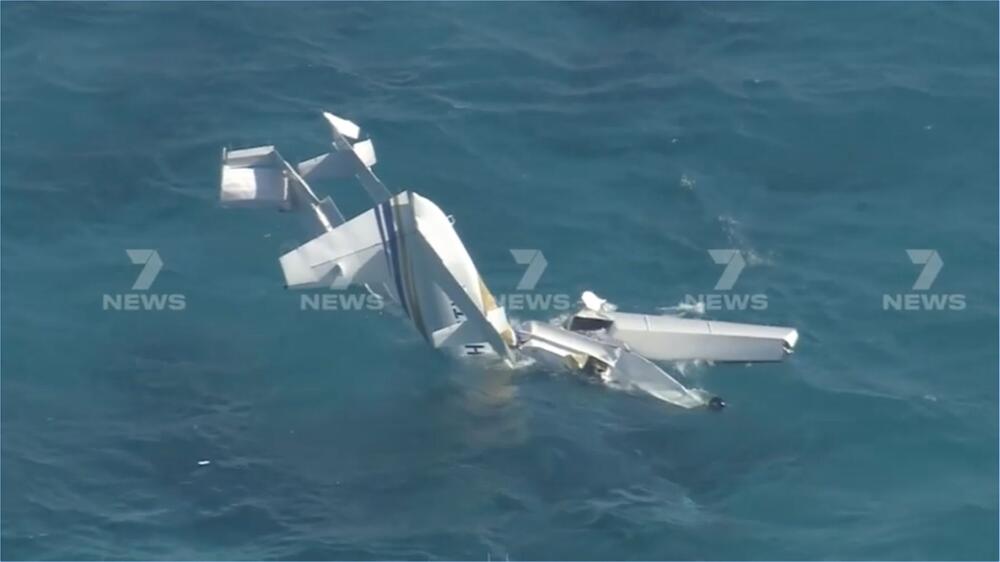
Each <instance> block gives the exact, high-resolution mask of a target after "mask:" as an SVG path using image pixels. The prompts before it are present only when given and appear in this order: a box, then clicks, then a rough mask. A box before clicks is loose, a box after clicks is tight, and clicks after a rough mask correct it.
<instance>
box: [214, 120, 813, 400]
mask: <svg viewBox="0 0 1000 562" xmlns="http://www.w3.org/2000/svg"><path fill="white" fill-rule="evenodd" d="M323 116H324V117H325V118H326V120H327V121H328V122H329V124H330V126H331V128H332V132H333V143H332V147H331V148H332V150H330V151H329V152H327V153H325V154H322V155H320V156H317V157H315V158H312V159H309V160H306V161H304V162H300V163H298V164H297V165H295V166H293V165H291V164H289V163H288V162H287V161H285V160H284V158H282V157H281V155H280V154H279V153H278V151H277V150H276V149H275V148H274V147H273V146H262V147H256V148H247V149H241V150H223V153H222V177H221V189H220V201H221V203H222V204H223V206H226V207H250V208H272V209H279V210H283V211H293V212H296V213H298V214H301V215H303V216H304V217H306V219H307V222H308V224H309V225H310V227H311V229H312V230H313V233H314V236H315V237H314V238H312V239H311V240H309V241H308V242H306V243H305V244H303V245H301V246H299V247H298V248H296V249H294V250H292V251H290V252H288V253H287V254H285V255H283V256H281V258H280V260H279V261H280V263H281V269H282V271H283V272H284V276H285V285H286V287H288V288H290V289H307V288H320V287H330V286H335V287H339V288H344V287H347V286H350V285H353V286H356V287H360V288H363V289H364V290H366V291H368V292H369V293H371V294H372V295H375V296H377V297H378V298H381V299H384V300H386V301H390V302H393V303H396V304H397V305H398V306H399V307H401V309H402V310H403V311H404V312H405V314H406V316H407V317H409V319H410V320H411V321H412V322H413V325H414V326H415V327H416V329H417V331H418V332H420V334H421V335H422V336H423V338H424V339H425V340H426V341H427V343H429V344H430V345H432V346H433V347H435V348H440V349H444V350H446V351H449V352H451V353H452V354H454V355H457V356H487V357H497V358H499V359H500V360H502V361H503V362H504V363H505V364H507V365H509V366H514V365H515V364H517V363H518V362H519V360H520V359H522V358H523V357H528V358H531V359H534V360H535V361H537V362H539V363H542V364H546V365H552V366H557V367H560V368H565V369H569V370H571V371H573V372H577V373H581V374H583V375H586V376H587V377H589V378H591V379H593V380H598V381H602V382H604V383H607V384H618V385H622V386H629V387H639V388H641V389H643V390H645V391H646V392H648V393H650V394H652V395H654V396H656V397H657V398H659V399H661V400H664V401H666V402H669V403H671V404H675V405H677V406H680V407H683V408H697V407H708V408H710V409H721V408H722V407H724V406H725V402H723V401H722V399H721V398H719V397H712V396H709V395H707V394H706V393H705V392H703V391H700V390H697V389H689V388H687V387H685V386H684V385H683V384H681V383H680V382H678V381H677V380H676V379H675V378H674V377H672V376H670V375H669V374H668V373H667V372H666V371H664V370H663V369H661V368H660V367H658V366H657V365H656V364H654V363H653V362H652V361H682V360H705V361H712V362H715V361H730V362H754V361H780V360H782V359H783V358H784V357H785V356H786V355H788V354H790V353H791V352H792V350H793V349H794V347H795V344H796V341H797V340H798V332H797V331H796V330H795V329H793V328H782V327H773V326H758V325H752V324H736V323H731V322H714V321H706V320H700V319H691V318H680V317H675V316H665V315H647V314H633V313H626V312H618V311H617V310H615V307H614V306H612V305H610V304H609V303H608V302H607V301H605V300H603V299H601V298H599V297H598V296H597V295H595V294H593V293H591V292H590V291H587V292H585V293H584V294H583V296H582V303H583V304H582V307H581V308H580V310H579V311H578V312H576V313H575V314H573V315H572V316H570V317H569V318H568V319H567V320H566V321H565V322H564V323H563V324H562V325H561V326H560V325H553V324H547V323H543V322H535V321H530V322H525V323H523V324H521V325H518V326H513V325H512V324H511V322H510V321H509V320H508V318H507V314H506V312H505V311H504V309H503V307H500V306H498V305H497V303H496V299H495V298H494V297H493V295H492V294H491V293H490V291H489V289H488V288H487V287H486V283H484V282H483V278H482V276H480V274H479V271H478V270H477V269H476V265H475V264H474V263H473V261H472V258H471V257H470V256H469V252H468V250H466V248H465V245H464V244H463V243H462V240H461V239H460V238H459V237H458V234H457V233H456V232H455V228H454V226H453V225H452V220H451V218H450V217H449V216H448V215H446V214H445V213H444V212H443V211H442V210H441V209H440V208H439V207H438V206H437V205H436V204H434V202H433V201H431V200H430V199H427V198H426V197H424V196H422V195H419V194H417V193H415V192H413V191H403V192H401V193H393V192H392V191H390V190H389V189H388V188H387V187H386V186H385V184H383V183H382V181H381V180H380V179H379V178H378V177H377V176H376V175H375V173H374V172H373V171H372V167H373V166H374V165H375V162H376V158H375V148H374V145H373V144H372V141H371V140H370V139H365V140H362V139H361V128H360V127H359V126H358V125H357V124H355V123H353V122H352V121H349V120H347V119H344V118H341V117H338V116H336V115H333V114H330V113H324V114H323ZM334 177H340V178H350V177H355V178H357V179H358V181H359V182H360V183H361V185H362V186H363V187H364V189H365V190H366V191H367V192H368V195H369V196H370V197H371V198H372V200H373V201H374V203H375V206H374V207H372V208H371V209H369V210H367V211H365V212H363V213H361V214H360V215H358V216H356V217H354V218H352V219H350V220H345V218H344V216H343V214H341V212H340V209H339V208H338V207H337V205H336V203H334V201H333V200H332V199H331V198H330V197H324V198H322V199H320V198H319V197H318V196H317V195H316V193H315V192H314V191H313V189H312V188H311V187H310V185H309V182H313V181H316V180H319V179H323V178H334Z"/></svg>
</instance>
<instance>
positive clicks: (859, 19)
mask: <svg viewBox="0 0 1000 562" xmlns="http://www.w3.org/2000/svg"><path fill="white" fill-rule="evenodd" d="M0 13H2V18H0V20H2V34H0V41H2V67H0V78H2V83H0V91H2V104H0V108H2V119H0V123H2V126H0V129H2V136H0V147H2V150H0V156H2V162H0V165H2V174H0V188H2V191H0V193H2V205H0V208H2V240H0V249H2V326H0V328H2V363H0V366H2V401H0V405H2V418H0V421H2V426H0V432H2V449H0V450H2V494H0V501H2V542H0V546H2V552H0V555H2V557H3V558H4V559H31V558H35V559H38V558H42V559H124V558H140V559H163V558H169V559H236V558H239V559H261V558H286V559H340V558H356V559H373V558H374V559H387V558H388V559H396V558H407V559H424V558H464V559H480V560H482V559H487V558H492V559H502V558H505V557H508V558H510V559H564V558H572V559H597V558H614V559H705V558H707V559H789V558H791V559H814V558H834V559H837V558H839V559H858V558H862V559H936V558H963V559H968V558H971V559H996V558H997V557H998V536H997V529H998V508H997V500H998V485H997V477H998V465H997V458H998V427H997V421H998V411H997V404H998V401H997V396H998V384H997V381H998V373H997V365H998V329H997V328H998V313H997V310H998V299H997V293H998V291H997V288H998V287H997V285H998V266H997V257H998V244H997V225H998V217H997V210H998V168H997V159H998V140H997V139H998V135H997V123H998V92H997V89H998V73H997V68H998V61H997V52H998V46H997V20H998V17H997V16H998V14H997V4H995V3H992V4H988V3H981V4H928V3H917V4H882V3H879V4H853V3H852V4H784V3H781V4H736V5H730V4H704V5H692V4H620V5H609V4H555V3H551V4H516V5H515V4H477V5H471V4H433V5H424V4H363V5H352V4H301V5H293V4H281V5H278V4H253V5H249V4H222V5H219V4H208V3H205V4H152V3H129V4H115V5H80V4H45V5H35V4H10V3H4V4H3V5H2V7H0ZM321 110H331V111H334V112H337V113H340V114H343V115H346V116H348V117H351V118H353V119H356V120H357V121H358V122H360V123H361V124H362V125H363V126H365V127H366V129H367V130H368V131H369V132H370V133H371V135H372V137H373V138H374V139H375V142H376V145H377V146H378V151H379V158H380V163H379V164H378V166H377V171H378V173H379V175H380V176H381V177H382V178H383V179H384V180H385V181H386V183H387V184H389V185H390V186H392V187H395V188H396V189H404V188H412V189H415V190H417V191H419V192H420V193H423V194H425V195H427V196H428V197H431V198H432V199H434V200H435V201H436V202H437V203H438V204H440V205H441V206H442V207H443V208H444V209H445V211H446V212H449V213H452V214H453V215H454V216H455V217H456V219H457V222H456V228H457V230H458V232H459V233H460V234H461V236H462V237H463V239H464V240H465V242H466V245H467V246H468V247H469V249H470V251H471V253H472V254H473V256H474V257H475V259H476V261H477V263H478V265H479V268H480V271H481V272H482V273H483V275H484V277H485V278H486V280H487V281H488V282H489V284H490V285H491V288H492V289H493V290H494V292H496V293H500V294H503V293H511V292H515V291H514V287H515V285H516V284H517V281H518V279H519V278H520V276H521V274H522V272H523V268H522V267H521V266H519V265H517V264H516V263H514V261H513V259H512V258H511V255H510V253H509V250H510V249H511V248H537V249H540V250H542V251H543V252H544V254H545V256H546V258H547V260H548V262H549V267H548V269H547V271H546V272H545V274H544V276H543V277H542V279H541V282H540V284H539V286H538V288H537V290H538V291H539V292H543V293H569V294H572V295H576V294H578V293H579V291H581V290H583V289H593V290H595V291H597V292H598V293H599V294H602V295H603V296H606V297H608V298H610V299H611V300H612V301H614V302H616V303H618V304H619V306H620V307H621V308H622V309H627V310H655V309H657V308H658V307H669V306H673V305H676V304H677V303H678V302H681V301H682V300H683V299H684V298H685V295H688V294H695V295H696V294H705V293H713V287H714V284H715V283H716V281H717V280H718V278H719V275H720V273H721V271H722V268H721V266H719V265H716V264H715V263H713V262H712V260H711V259H710V258H709V256H708V254H707V250H708V249H712V248H734V249H739V250H740V251H742V252H744V254H745V255H747V256H748V260H749V266H748V267H747V269H746V270H744V272H743V273H742V275H741V276H740V278H739V280H738V282H737V285H736V286H735V287H734V289H733V290H732V292H735V293H740V294H766V295H767V298H768V301H767V307H766V308H765V309H763V310H752V309H751V310H721V311H710V312H709V317H711V318H717V319H727V320H735V321H747V322H764V323H775V324H786V325H792V326H795V327H797V328H798V329H799V330H800V332H801V334H802V338H801V341H800V345H799V349H798V351H797V353H796V354H795V355H794V356H793V357H792V358H791V359H790V360H789V361H788V362H786V363H782V364H774V365H756V366H752V367H749V368H748V367H745V366H742V365H737V366H731V365H717V366H708V365H686V366H671V367H670V368H671V369H675V370H680V369H683V370H684V372H685V373H686V375H687V376H688V377H689V378H688V380H689V381H690V382H691V383H692V384H694V385H695V386H699V387H702V388H705V389H707V390H709V391H711V392H713V393H718V394H721V395H723V396H725V397H726V398H727V400H728V401H729V403H730V407H729V409H728V410H727V411H725V412H723V413H721V414H718V415H716V414H709V413H706V412H679V411H677V410H674V409H671V408H670V407H668V406H666V405H664V404H662V403H660V402H657V401H655V400H653V399H651V398H649V397H646V396H642V395H635V394H630V393H627V392H621V391H613V390H609V389H604V388H600V387H597V386H593V385H587V384H582V383H580V382H579V381H576V380H573V379H572V378H570V377H569V376H566V375H557V374H553V373H546V372H541V371H539V370H532V369H525V370H522V371H520V372H517V373H515V374H510V373H505V372H502V371H499V370H497V369H495V368H490V367H484V366H481V365H476V364H463V363H457V362H454V361H452V360H449V359H447V358H445V357H444V356H442V355H439V354H438V353H436V352H434V351H432V350H430V349H428V348H426V347H425V346H424V345H423V343H422V341H421V340H420V338H419V336H418V335H417V333H416V331H415V330H413V329H411V328H410V327H409V326H408V325H407V324H406V323H404V322H403V321H401V319H399V318H397V317H396V315H394V314H393V313H391V311H390V312H384V313H381V314H380V313H377V312H371V311H333V312H331V311H303V310H301V309H300V301H299V298H300V297H299V295H297V294H290V293H288V292H287V291H284V290H283V289H282V288H281V282H282V279H281V273H280V270H279V268H278V265H277V261H276V260H277V256H278V255H280V254H281V253H282V252H283V251H285V250H287V249H289V248H291V247H292V246H293V245H295V244H296V243H298V242H299V241H301V240H302V238H301V236H300V235H299V233H298V231H297V230H296V228H295V227H294V224H293V221H292V220H291V218H290V217H288V216H284V215H279V214H276V213H267V212H242V211H234V210H222V209H220V208H219V207H218V206H217V205H216V203H215V198H216V190H217V181H218V158H219V151H220V148H221V147H222V146H231V147H243V146H252V145H255V144H265V143H274V144H277V145H278V146H279V147H280V149H281V151H282V153H283V154H284V155H285V156H286V157H287V158H289V159H290V160H293V161H296V160H300V159H304V158H307V157H311V156H313V155H315V154H317V153H319V152H321V151H322V150H323V147H324V146H326V143H327V142H329V138H328V131H327V127H326V125H325V123H323V122H322V120H321V119H320V118H319V113H318V112H319V111H321ZM317 187H318V188H319V189H320V190H321V191H323V192H325V193H331V192H332V193H334V195H335V196H336V198H337V199H338V201H340V202H342V208H345V209H346V210H347V211H349V212H359V211H361V210H362V209H363V208H364V207H363V205H364V198H363V197H362V196H361V191H360V188H357V187H354V186H350V187H348V186H347V185H344V186H341V185H339V184H338V185H337V186H330V185H325V184H321V185H318V186H317ZM136 248H139V249H141V248H149V249H156V250H157V251H158V252H159V254H160V256H161V257H162V259H163V261H164V263H165V267H164V269H163V271H162V273H161V274H160V275H159V277H158V278H157V279H156V281H155V284H154V285H153V287H152V288H151V290H150V291H151V292H153V293H176V294H182V295H184V298H185V302H186V308H185V310H183V311H173V312H171V311H164V312H148V311H146V312H134V311H133V312H128V311H105V310H103V309H102V298H103V295H104V294H109V293H110V294H116V293H127V292H130V291H131V284H132V283H133V281H134V280H135V276H136V275H137V274H138V270H139V268H138V267H137V266H135V265H132V264H131V263H130V262H129V260H128V259H127V257H126V254H125V250H126V249H136ZM906 249H934V250H936V251H937V252H938V255H939V256H940V257H941V259H942V260H943V263H944V266H943V268H942V269H941V272H940V274H939V275H938V277H937V279H936V280H935V282H934V284H933V286H932V287H931V289H929V290H928V291H924V293H925V294H935V295H961V297H962V298H963V299H964V303H965V307H964V308H963V309H960V310H951V309H947V310H926V309H921V310H885V308H884V303H883V295H884V294H890V295H894V294H902V293H915V292H916V291H913V290H912V289H911V287H912V284H913V283H914V281H915V279H916V277H917V275H918V273H919V272H920V266H919V265H914V264H913V263H911V262H910V260H909V259H908V257H907V254H906V252H905V250H906ZM551 315H552V313H547V312H542V311H518V312H514V313H513V316H515V317H517V318H521V319H524V318H545V317H548V316H551ZM201 460H209V461H210V464H208V465H204V466H201V465H199V464H198V462H199V461H201Z"/></svg>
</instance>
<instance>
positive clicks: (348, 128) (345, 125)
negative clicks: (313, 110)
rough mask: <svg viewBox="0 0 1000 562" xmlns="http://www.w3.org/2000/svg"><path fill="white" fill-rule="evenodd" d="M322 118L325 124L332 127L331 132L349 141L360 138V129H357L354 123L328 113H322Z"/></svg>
mask: <svg viewBox="0 0 1000 562" xmlns="http://www.w3.org/2000/svg"><path fill="white" fill-rule="evenodd" d="M323 117H325V118H326V120H327V122H329V123H330V126H331V127H333V130H334V131H335V132H336V133H339V134H341V135H344V136H345V137H347V138H349V139H351V140H357V139H358V137H360V136H361V127H359V126H358V124H357V123H355V122H354V121H350V120H348V119H344V118H343V117H337V116H336V115H334V114H332V113H330V112H328V111H324V112H323Z"/></svg>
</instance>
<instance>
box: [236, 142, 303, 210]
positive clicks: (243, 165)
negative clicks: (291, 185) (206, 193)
mask: <svg viewBox="0 0 1000 562" xmlns="http://www.w3.org/2000/svg"><path fill="white" fill-rule="evenodd" d="M219 201H221V202H222V204H224V205H227V206H233V207H275V208H285V209H287V208H288V204H289V203H288V180H287V178H286V177H285V174H284V170H283V162H282V160H281V157H280V156H278V153H277V151H276V150H275V149H274V147H273V146H262V147H257V148H248V149H243V150H233V151H229V152H226V151H223V153H222V178H221V185H220V188H219Z"/></svg>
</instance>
